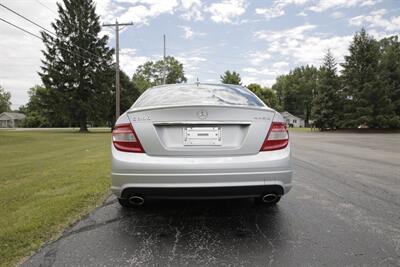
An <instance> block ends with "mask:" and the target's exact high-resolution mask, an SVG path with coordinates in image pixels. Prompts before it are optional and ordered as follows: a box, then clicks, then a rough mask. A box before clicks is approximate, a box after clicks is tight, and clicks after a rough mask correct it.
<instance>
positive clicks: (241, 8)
mask: <svg viewBox="0 0 400 267" xmlns="http://www.w3.org/2000/svg"><path fill="white" fill-rule="evenodd" d="M206 11H207V12H209V13H210V14H211V20H213V21H214V22H216V23H234V22H236V21H237V19H238V17H240V16H241V15H243V14H244V13H245V12H246V6H245V4H244V0H223V1H222V2H219V3H214V4H211V5H209V6H208V7H207V8H206Z"/></svg>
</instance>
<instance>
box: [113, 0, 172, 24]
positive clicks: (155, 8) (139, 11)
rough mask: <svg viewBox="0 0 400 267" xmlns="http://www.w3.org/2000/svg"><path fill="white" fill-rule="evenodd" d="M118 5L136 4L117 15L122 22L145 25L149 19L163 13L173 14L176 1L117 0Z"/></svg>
mask: <svg viewBox="0 0 400 267" xmlns="http://www.w3.org/2000/svg"><path fill="white" fill-rule="evenodd" d="M116 2H118V3H125V4H126V3H128V4H131V5H132V4H138V5H135V6H131V7H129V8H128V9H127V10H125V11H124V12H122V14H120V15H119V20H120V21H121V22H122V21H123V22H125V21H127V22H133V23H136V24H147V23H148V22H149V20H150V19H151V18H155V17H157V16H159V15H161V14H163V13H170V14H173V13H174V9H175V8H176V7H177V6H178V2H177V1H176V0H168V1H164V0H117V1H116Z"/></svg>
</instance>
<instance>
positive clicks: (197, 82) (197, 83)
mask: <svg viewBox="0 0 400 267" xmlns="http://www.w3.org/2000/svg"><path fill="white" fill-rule="evenodd" d="M196 85H197V87H199V85H200V82H199V77H197V81H196Z"/></svg>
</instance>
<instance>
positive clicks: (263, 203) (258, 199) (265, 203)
mask: <svg viewBox="0 0 400 267" xmlns="http://www.w3.org/2000/svg"><path fill="white" fill-rule="evenodd" d="M279 200H281V197H280V196H278V197H277V198H276V199H275V200H274V201H271V202H263V201H262V197H256V198H254V202H255V203H256V204H259V205H265V206H275V205H276V204H277V203H278V202H279Z"/></svg>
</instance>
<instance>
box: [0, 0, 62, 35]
mask: <svg viewBox="0 0 400 267" xmlns="http://www.w3.org/2000/svg"><path fill="white" fill-rule="evenodd" d="M0 6H2V7H3V8H5V9H7V10H8V11H10V12H12V13H14V14H15V15H17V16H19V17H21V18H23V19H24V20H27V21H29V22H30V23H32V24H33V25H35V26H37V27H39V28H41V29H42V30H44V31H46V32H48V33H50V34H52V35H55V34H54V33H53V32H51V31H49V30H48V29H46V28H45V27H43V26H41V25H39V24H37V23H36V22H34V21H32V20H30V19H28V18H27V17H25V16H23V15H21V14H19V13H18V12H17V11H14V10H12V9H11V8H9V7H7V6H5V5H3V4H1V3H0Z"/></svg>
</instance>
